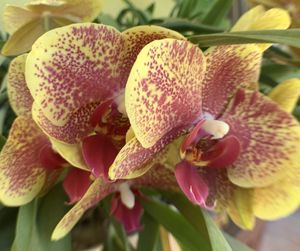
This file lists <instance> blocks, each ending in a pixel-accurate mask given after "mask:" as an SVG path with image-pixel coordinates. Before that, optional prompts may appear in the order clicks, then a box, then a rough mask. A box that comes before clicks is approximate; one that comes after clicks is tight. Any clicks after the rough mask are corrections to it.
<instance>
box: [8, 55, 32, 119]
mask: <svg viewBox="0 0 300 251" xmlns="http://www.w3.org/2000/svg"><path fill="white" fill-rule="evenodd" d="M26 58H27V54H24V55H21V56H19V57H16V58H15V59H13V60H12V61H11V63H10V65H9V70H8V75H7V94H8V97H9V102H10V105H11V107H12V108H13V110H14V112H15V113H16V114H17V115H25V114H26V113H29V112H31V107H32V103H33V98H32V96H31V94H30V92H29V89H28V87H27V85H26V81H25V62H26Z"/></svg>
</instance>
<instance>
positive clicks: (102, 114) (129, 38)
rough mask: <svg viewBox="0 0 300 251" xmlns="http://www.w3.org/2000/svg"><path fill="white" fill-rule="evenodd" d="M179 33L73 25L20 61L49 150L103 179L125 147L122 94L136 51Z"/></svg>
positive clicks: (37, 45)
mask: <svg viewBox="0 0 300 251" xmlns="http://www.w3.org/2000/svg"><path fill="white" fill-rule="evenodd" d="M167 37H170V38H176V39H184V37H183V36H181V35H180V34H179V33H177V32H174V31H171V30H168V29H165V28H161V27H157V26H139V27H134V28H131V29H128V30H126V31H124V32H122V33H120V32H119V31H117V30H116V29H114V28H113V27H110V26H106V25H101V24H87V23H86V24H74V25H70V26H66V27H62V28H58V29H54V30H52V31H49V32H47V33H46V34H44V35H43V36H42V37H40V38H39V39H38V40H37V41H36V42H35V43H34V45H33V47H32V51H31V52H30V53H29V54H28V57H27V61H26V82H27V85H28V88H29V90H30V93H31V95H32V97H33V100H34V103H33V108H32V115H33V119H34V120H35V122H36V123H37V124H38V125H39V127H40V128H41V129H42V130H43V132H44V133H46V134H47V135H48V136H49V137H50V139H51V142H52V146H53V148H54V149H55V150H56V151H57V152H58V153H60V155H61V156H63V158H65V159H66V160H67V161H68V162H69V163H70V164H72V165H73V166H75V167H78V168H81V169H85V170H89V171H91V172H92V174H93V175H94V176H96V177H99V176H101V177H102V178H104V179H106V180H107V179H108V177H107V176H108V168H109V166H110V165H111V164H112V162H113V161H114V159H115V156H116V155H117V153H118V151H119V150H120V149H121V148H122V147H123V145H124V144H125V137H126V133H127V130H128V128H129V120H128V118H127V115H126V112H125V108H124V88H125V84H126V81H127V77H128V75H129V72H130V70H131V67H132V65H133V63H134V61H135V59H136V56H137V54H138V53H139V52H140V50H141V49H142V48H143V47H144V46H145V45H146V44H148V43H149V42H151V41H153V40H157V39H162V38H167Z"/></svg>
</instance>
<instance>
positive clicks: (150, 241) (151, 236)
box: [137, 213, 159, 251]
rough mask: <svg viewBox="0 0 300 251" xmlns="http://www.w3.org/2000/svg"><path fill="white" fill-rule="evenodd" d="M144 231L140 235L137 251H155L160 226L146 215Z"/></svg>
mask: <svg viewBox="0 0 300 251" xmlns="http://www.w3.org/2000/svg"><path fill="white" fill-rule="evenodd" d="M143 226H144V228H143V230H142V231H141V232H140V233H139V240H138V246H137V251H153V250H156V249H155V248H156V245H157V241H158V236H159V226H158V224H157V222H156V221H154V220H153V218H152V217H151V216H149V214H147V213H144V217H143Z"/></svg>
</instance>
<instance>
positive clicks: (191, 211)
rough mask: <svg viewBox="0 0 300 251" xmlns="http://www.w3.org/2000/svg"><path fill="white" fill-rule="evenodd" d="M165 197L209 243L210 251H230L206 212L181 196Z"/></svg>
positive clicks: (171, 195)
mask: <svg viewBox="0 0 300 251" xmlns="http://www.w3.org/2000/svg"><path fill="white" fill-rule="evenodd" d="M165 196H166V197H167V198H168V199H169V200H170V201H171V202H172V203H173V204H174V205H175V206H176V207H177V209H178V210H179V211H180V213H181V214H182V215H183V216H184V217H185V218H186V219H187V220H188V221H189V223H190V224H191V225H193V226H194V227H195V228H196V229H197V230H198V232H199V233H201V235H202V236H203V237H204V238H205V239H206V240H207V241H208V243H210V250H212V251H219V250H222V251H232V249H231V247H230V246H229V244H228V242H227V241H226V239H225V237H224V236H223V234H222V232H221V231H220V229H219V228H218V227H217V226H216V225H215V223H214V222H213V220H212V219H211V217H210V216H209V215H208V214H207V212H205V211H203V210H202V209H201V208H200V207H199V206H196V205H193V204H192V203H190V201H189V200H188V199H186V198H185V197H184V196H183V195H182V194H178V193H168V194H165Z"/></svg>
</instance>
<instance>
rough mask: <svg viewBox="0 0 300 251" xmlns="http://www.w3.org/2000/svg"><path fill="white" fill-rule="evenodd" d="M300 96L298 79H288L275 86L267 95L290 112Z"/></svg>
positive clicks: (299, 80) (299, 81)
mask: <svg viewBox="0 0 300 251" xmlns="http://www.w3.org/2000/svg"><path fill="white" fill-rule="evenodd" d="M299 96H300V79H297V78H293V79H288V80H286V81H284V82H282V83H280V84H279V85H278V86H276V87H275V88H274V89H273V90H272V91H271V93H270V94H269V97H270V98H271V99H272V100H274V101H275V102H276V103H277V104H279V106H280V107H281V108H282V109H283V110H285V111H286V112H289V113H291V112H292V111H293V110H294V108H295V105H296V104H297V101H298V99H299Z"/></svg>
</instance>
